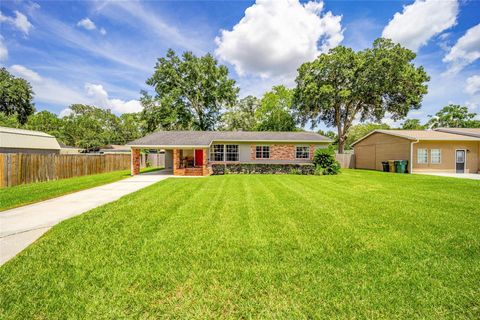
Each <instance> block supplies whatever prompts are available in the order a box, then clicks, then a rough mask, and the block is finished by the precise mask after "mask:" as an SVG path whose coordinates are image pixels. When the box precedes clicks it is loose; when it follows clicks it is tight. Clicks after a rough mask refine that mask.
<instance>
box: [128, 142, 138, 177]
mask: <svg viewBox="0 0 480 320" xmlns="http://www.w3.org/2000/svg"><path fill="white" fill-rule="evenodd" d="M131 157H132V164H131V170H130V174H131V175H132V176H134V175H137V174H139V173H140V149H134V148H132V153H131Z"/></svg>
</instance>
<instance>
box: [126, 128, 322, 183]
mask: <svg viewBox="0 0 480 320" xmlns="http://www.w3.org/2000/svg"><path fill="white" fill-rule="evenodd" d="M330 143H331V140H330V139H329V138H327V137H324V136H322V135H320V134H318V133H314V132H265V131H264V132H253V131H159V132H154V133H152V134H150V135H147V136H145V137H143V138H140V139H137V140H135V141H132V142H130V143H128V144H127V145H129V146H130V147H131V149H132V153H131V154H132V168H131V169H132V175H135V174H138V173H139V170H140V149H161V150H164V151H165V168H166V169H172V170H173V174H174V175H209V174H210V173H211V165H212V164H226V163H272V164H288V163H311V162H312V159H313V153H314V151H315V149H317V148H326V147H327V146H328V145H329V144H330Z"/></svg>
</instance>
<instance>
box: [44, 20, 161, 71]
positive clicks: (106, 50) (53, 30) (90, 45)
mask: <svg viewBox="0 0 480 320" xmlns="http://www.w3.org/2000/svg"><path fill="white" fill-rule="evenodd" d="M35 21H36V22H37V23H38V25H41V26H42V28H41V29H39V33H41V36H42V37H43V38H44V39H45V41H52V42H55V43H58V42H60V43H61V44H62V45H63V46H69V47H72V48H79V49H82V50H85V51H87V52H90V53H92V54H94V55H97V56H101V57H103V58H105V59H109V60H111V61H114V62H117V63H121V64H123V65H125V66H128V67H130V68H134V69H137V70H140V71H144V72H151V70H152V67H151V65H153V64H154V59H153V58H152V61H151V62H150V61H148V62H145V59H142V58H141V56H139V53H138V50H135V52H133V50H130V48H129V47H128V46H125V45H124V43H120V44H118V45H112V43H106V42H99V41H97V40H96V39H92V37H90V36H88V35H85V33H84V32H81V31H79V30H78V29H77V28H74V27H72V26H71V25H68V24H65V23H63V22H62V21H60V20H58V19H55V18H54V17H52V16H50V15H47V14H44V13H43V12H40V11H39V12H37V13H36V14H35Z"/></svg>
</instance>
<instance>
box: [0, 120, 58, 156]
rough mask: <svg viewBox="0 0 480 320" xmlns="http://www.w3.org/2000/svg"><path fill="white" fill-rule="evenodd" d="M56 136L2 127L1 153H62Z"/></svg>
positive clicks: (0, 133) (0, 131)
mask: <svg viewBox="0 0 480 320" xmlns="http://www.w3.org/2000/svg"><path fill="white" fill-rule="evenodd" d="M60 149H61V148H60V145H59V144H58V141H57V139H56V138H55V137H54V136H51V135H49V134H46V133H44V132H40V131H32V130H24V129H16V128H6V127H0V153H43V154H48V153H56V154H58V153H60Z"/></svg>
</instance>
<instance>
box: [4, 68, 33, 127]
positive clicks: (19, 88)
mask: <svg viewBox="0 0 480 320" xmlns="http://www.w3.org/2000/svg"><path fill="white" fill-rule="evenodd" d="M0 112H3V113H4V114H5V115H7V116H10V115H15V116H16V117H17V119H18V122H19V123H20V124H25V123H26V122H27V118H28V116H30V115H31V114H33V113H34V112H35V105H34V103H33V90H32V87H31V86H30V84H29V83H28V81H27V80H25V79H22V78H17V77H15V76H13V75H11V74H10V73H9V72H8V71H7V69H5V68H0Z"/></svg>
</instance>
